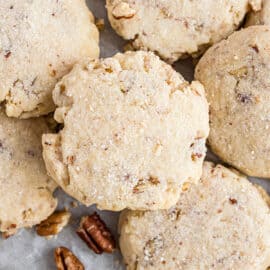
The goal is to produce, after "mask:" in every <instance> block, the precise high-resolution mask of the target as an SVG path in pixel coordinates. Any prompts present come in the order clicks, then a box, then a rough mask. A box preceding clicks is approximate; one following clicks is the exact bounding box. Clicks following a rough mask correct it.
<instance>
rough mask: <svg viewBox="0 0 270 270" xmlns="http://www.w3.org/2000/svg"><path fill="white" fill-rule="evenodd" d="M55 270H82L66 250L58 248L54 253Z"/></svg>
mask: <svg viewBox="0 0 270 270" xmlns="http://www.w3.org/2000/svg"><path fill="white" fill-rule="evenodd" d="M54 259H55V263H56V267H57V270H84V266H83V264H82V263H81V262H80V260H79V259H78V258H77V257H76V256H75V255H74V254H73V253H72V252H71V251H70V250H69V249H67V248H65V247H58V248H56V249H55V251H54Z"/></svg>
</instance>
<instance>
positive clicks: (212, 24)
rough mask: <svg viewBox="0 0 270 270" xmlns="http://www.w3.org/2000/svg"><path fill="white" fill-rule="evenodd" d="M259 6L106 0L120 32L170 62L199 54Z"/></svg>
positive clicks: (211, 0)
mask: <svg viewBox="0 0 270 270" xmlns="http://www.w3.org/2000/svg"><path fill="white" fill-rule="evenodd" d="M260 6H261V0H239V1H235V0H228V1H223V0H201V1H193V0H185V1H184V0H167V1H164V0H137V1H134V0H107V10H108V17H109V20H110V22H111V25H112V27H113V28H114V29H115V30H116V32H117V33H118V34H119V35H121V36H122V37H123V38H125V39H127V40H131V41H132V45H133V46H134V47H135V48H136V49H144V50H151V51H155V52H157V53H158V54H159V55H160V56H161V57H162V58H164V59H166V60H169V61H170V62H173V61H176V60H177V59H179V58H183V57H186V56H187V55H193V56H197V55H199V54H200V53H202V52H203V51H204V50H205V49H206V48H207V47H208V46H210V45H211V44H213V43H215V42H217V41H220V40H221V39H223V38H225V37H227V36H228V35H229V34H231V33H232V32H233V31H234V30H235V29H236V28H238V26H239V24H240V23H241V21H242V20H243V18H244V16H245V14H246V13H247V12H248V11H249V10H250V9H252V10H255V11H257V10H259V9H260Z"/></svg>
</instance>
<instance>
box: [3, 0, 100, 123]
mask: <svg viewBox="0 0 270 270" xmlns="http://www.w3.org/2000/svg"><path fill="white" fill-rule="evenodd" d="M0 25H1V29H0V59H1V61H0V101H4V102H5V106H6V113H7V114H8V115H9V116H13V117H21V118H29V117H33V116H39V115H42V114H47V113H48V112H51V111H53V110H54V104H53V101H52V97H51V96H52V90H53V88H54V86H55V84H56V82H57V81H58V80H59V79H60V78H61V77H62V76H63V75H65V74H66V73H67V72H68V71H70V69H71V68H72V66H73V65H74V63H75V62H77V61H78V60H79V59H80V58H81V57H84V56H89V57H98V55H99V48H98V31H97V28H96V26H95V25H94V23H93V16H92V14H91V13H90V12H89V10H88V8H87V6H86V4H85V2H84V1H83V0H65V1H64V0H59V1H55V0H48V1H42V0H34V1H27V0H20V1H14V0H8V1H1V7H0Z"/></svg>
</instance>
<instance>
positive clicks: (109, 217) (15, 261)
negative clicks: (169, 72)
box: [0, 0, 270, 270]
mask: <svg viewBox="0 0 270 270" xmlns="http://www.w3.org/2000/svg"><path fill="white" fill-rule="evenodd" d="M87 4H88V6H89V7H90V8H91V10H92V11H93V13H94V15H95V16H96V17H97V18H104V19H105V29H104V30H103V31H102V32H101V40H100V46H101V57H108V56H112V55H114V54H115V53H116V52H119V51H122V49H123V46H124V44H125V43H126V42H125V41H123V40H122V39H121V38H120V37H118V36H117V35H116V34H115V33H114V31H113V30H112V29H111V28H110V25H109V23H108V20H107V18H106V10H105V0H88V1H87ZM174 68H175V69H176V70H177V71H179V72H180V73H181V74H182V75H183V76H184V77H185V78H186V79H187V80H191V79H192V77H193V65H192V61H191V60H190V59H188V60H184V61H179V62H178V63H176V64H174ZM207 159H208V160H213V161H217V158H216V157H215V156H214V155H213V154H212V153H208V155H207ZM250 180H251V181H253V182H257V183H259V184H261V185H262V186H264V187H265V188H266V189H267V190H268V192H270V182H268V181H267V180H263V179H256V178H252V179H250ZM55 195H56V196H57V197H58V200H59V206H58V208H59V209H63V208H64V207H68V208H71V207H70V204H71V202H72V201H74V200H73V199H72V198H71V197H69V196H67V195H65V194H64V192H62V191H61V190H60V189H58V190H57V191H56V193H55ZM70 211H71V212H72V220H71V222H70V224H69V225H68V226H67V227H66V228H65V229H64V230H63V231H62V232H61V233H60V234H59V235H58V236H57V237H56V238H53V239H50V240H47V239H45V238H42V237H39V236H38V235H37V234H36V233H35V231H34V230H33V229H31V230H29V229H28V230H26V229H23V230H20V231H19V232H18V233H17V234H16V235H15V236H13V237H10V238H9V239H7V240H3V239H0V270H53V269H55V264H54V258H53V251H54V248H56V247H58V246H65V247H67V248H69V249H71V250H72V251H73V252H74V253H75V254H76V255H77V256H78V258H79V259H80V260H81V261H82V262H83V264H84V265H85V269H86V270H123V269H125V267H124V266H123V264H122V258H121V255H120V252H119V251H116V252H115V253H114V254H103V255H95V254H94V253H93V252H92V251H91V250H89V248H88V247H87V246H86V244H85V243H84V242H82V241H81V240H80V239H79V238H78V237H77V235H76V233H75V231H76V229H77V227H78V224H79V221H80V217H81V216H82V215H87V214H90V213H92V212H93V211H97V210H96V208H95V207H85V206H83V205H80V206H79V207H77V208H71V209H70ZM98 212H99V214H100V215H101V217H102V218H103V219H104V221H105V222H106V223H107V225H108V227H109V228H110V229H111V230H112V232H113V234H114V235H115V238H116V239H117V222H118V216H119V213H112V212H108V211H98Z"/></svg>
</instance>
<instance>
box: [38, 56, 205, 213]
mask: <svg viewBox="0 0 270 270" xmlns="http://www.w3.org/2000/svg"><path fill="white" fill-rule="evenodd" d="M53 98H54V102H55V104H56V106H57V109H56V112H55V119H56V120H57V121H58V122H62V123H63V125H64V128H63V129H62V130H61V131H60V132H59V133H58V134H47V135H44V136H43V149H44V150H43V151H44V152H43V156H44V159H45V163H46V167H47V170H48V172H49V174H50V175H51V176H52V177H53V178H54V179H55V181H56V182H57V183H58V184H59V185H60V186H61V187H62V188H63V189H64V190H65V191H66V192H67V193H68V194H70V195H71V196H73V197H75V198H76V199H78V200H79V201H81V202H82V203H84V204H86V205H91V204H95V203H96V204H97V205H98V207H99V208H102V209H109V210H121V209H124V208H126V207H128V208H131V209H164V208H169V207H170V206H172V205H173V204H175V203H176V201H177V200H178V198H179V193H180V190H181V188H182V185H183V184H184V183H185V182H197V180H198V179H199V177H200V176H201V170H202V161H203V159H204V156H205V151H206V149H205V140H206V137H207V136H208V129H209V128H208V104H207V102H206V99H205V96H204V89H203V87H202V85H201V84H200V83H198V82H192V83H191V84H189V83H188V82H187V81H185V80H184V79H183V77H182V76H181V75H180V74H179V73H177V72H176V71H174V70H173V69H172V67H171V66H169V65H167V64H166V63H164V62H163V61H161V60H160V59H159V58H158V57H157V56H155V55H154V54H153V53H147V52H129V53H126V54H116V55H115V56H114V57H112V58H107V59H101V60H93V61H88V60H86V61H85V62H84V63H80V64H78V65H76V66H75V67H74V69H73V70H72V72H71V73H70V74H68V75H67V76H65V77H64V78H63V79H62V80H61V81H60V82H59V83H58V84H57V86H56V88H55V90H54V91H53Z"/></svg>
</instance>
